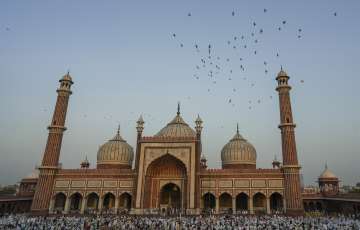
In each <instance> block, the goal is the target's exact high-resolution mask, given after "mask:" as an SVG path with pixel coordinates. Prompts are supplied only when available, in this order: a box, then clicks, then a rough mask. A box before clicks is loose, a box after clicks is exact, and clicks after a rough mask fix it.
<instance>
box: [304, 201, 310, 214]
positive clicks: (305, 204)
mask: <svg viewBox="0 0 360 230" xmlns="http://www.w3.org/2000/svg"><path fill="white" fill-rule="evenodd" d="M304 210H305V212H308V211H309V205H308V203H307V202H304Z"/></svg>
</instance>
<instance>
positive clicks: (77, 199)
mask: <svg viewBox="0 0 360 230" xmlns="http://www.w3.org/2000/svg"><path fill="white" fill-rule="evenodd" d="M81 202H82V196H81V194H80V193H78V192H77V193H74V194H73V195H71V197H70V211H74V212H77V211H80V208H81Z"/></svg>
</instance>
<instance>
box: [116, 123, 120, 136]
mask: <svg viewBox="0 0 360 230" xmlns="http://www.w3.org/2000/svg"><path fill="white" fill-rule="evenodd" d="M116 134H117V135H120V124H119V125H118V129H117V132H116Z"/></svg>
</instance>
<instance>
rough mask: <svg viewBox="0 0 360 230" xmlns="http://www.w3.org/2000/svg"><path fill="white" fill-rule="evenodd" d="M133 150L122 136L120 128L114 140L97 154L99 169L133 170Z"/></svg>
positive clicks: (104, 145) (102, 147)
mask: <svg viewBox="0 0 360 230" xmlns="http://www.w3.org/2000/svg"><path fill="white" fill-rule="evenodd" d="M133 158H134V151H133V148H132V147H131V146H130V145H129V144H128V143H126V141H125V140H124V139H123V138H122V137H121V136H120V128H119V129H118V131H117V134H116V135H115V136H114V138H113V139H111V140H109V141H108V142H106V143H105V144H103V145H102V146H100V148H99V151H98V153H97V167H98V168H131V165H132V161H133Z"/></svg>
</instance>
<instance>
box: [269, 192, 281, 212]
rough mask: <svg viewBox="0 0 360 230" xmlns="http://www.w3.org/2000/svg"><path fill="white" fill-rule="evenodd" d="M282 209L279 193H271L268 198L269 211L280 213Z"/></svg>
mask: <svg viewBox="0 0 360 230" xmlns="http://www.w3.org/2000/svg"><path fill="white" fill-rule="evenodd" d="M283 208H284V205H283V197H282V195H281V194H280V193H277V192H275V193H273V194H271V196H270V210H271V211H282V210H283Z"/></svg>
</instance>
